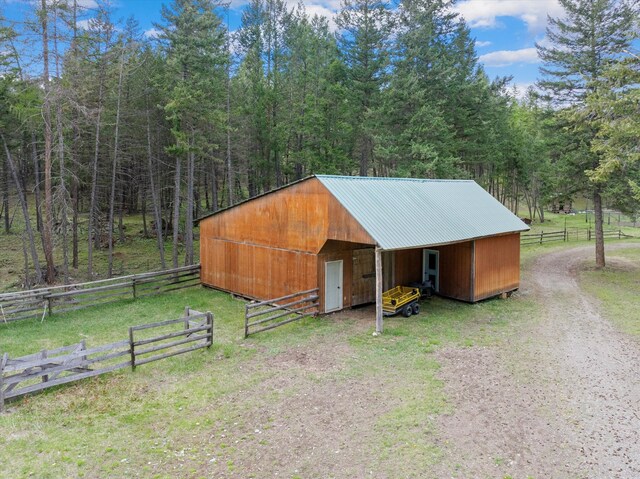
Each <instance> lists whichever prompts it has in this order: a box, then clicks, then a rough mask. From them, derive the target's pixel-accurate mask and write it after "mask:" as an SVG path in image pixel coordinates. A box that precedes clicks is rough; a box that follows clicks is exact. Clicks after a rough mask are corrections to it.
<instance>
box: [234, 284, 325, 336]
mask: <svg viewBox="0 0 640 479" xmlns="http://www.w3.org/2000/svg"><path fill="white" fill-rule="evenodd" d="M319 291H320V290H319V289H318V288H315V289H310V290H309V291H300V292H299V293H294V294H288V295H286V296H281V297H280V298H274V299H268V300H266V301H260V302H258V303H249V304H247V305H246V306H245V314H244V337H245V338H246V337H248V336H249V335H251V334H256V333H260V332H262V331H268V330H270V329H273V328H277V327H278V326H283V325H285V324H288V323H291V322H293V321H298V320H299V319H302V318H303V317H305V316H309V315H310V314H313V315H316V314H318V309H319V303H318V299H319V297H318V292H319ZM312 309H313V310H315V311H312V312H311V311H310V310H312ZM271 313H275V314H271ZM292 315H293V316H292ZM255 318H260V319H255ZM250 319H253V321H249V320H250ZM276 319H278V320H279V321H278V322H273V321H275V320H276Z"/></svg>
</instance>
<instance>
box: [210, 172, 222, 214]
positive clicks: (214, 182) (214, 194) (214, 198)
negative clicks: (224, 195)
mask: <svg viewBox="0 0 640 479" xmlns="http://www.w3.org/2000/svg"><path fill="white" fill-rule="evenodd" d="M219 204H220V203H219V201H218V176H217V175H216V164H215V162H211V211H213V212H215V211H218V205H219Z"/></svg>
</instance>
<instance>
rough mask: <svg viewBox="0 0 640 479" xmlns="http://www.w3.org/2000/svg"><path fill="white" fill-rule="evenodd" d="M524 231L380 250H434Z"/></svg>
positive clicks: (381, 249)
mask: <svg viewBox="0 0 640 479" xmlns="http://www.w3.org/2000/svg"><path fill="white" fill-rule="evenodd" d="M522 231H528V230H515V231H506V232H504V233H499V234H495V235H485V236H475V237H473V238H465V239H462V240H457V241H447V242H445V243H432V244H423V245H419V246H406V247H403V248H389V249H383V248H380V251H407V250H410V249H424V248H432V247H438V246H448V245H451V244H460V243H468V242H469V241H476V240H479V239H484V238H495V237H497V236H508V235H512V234H516V233H521V232H522Z"/></svg>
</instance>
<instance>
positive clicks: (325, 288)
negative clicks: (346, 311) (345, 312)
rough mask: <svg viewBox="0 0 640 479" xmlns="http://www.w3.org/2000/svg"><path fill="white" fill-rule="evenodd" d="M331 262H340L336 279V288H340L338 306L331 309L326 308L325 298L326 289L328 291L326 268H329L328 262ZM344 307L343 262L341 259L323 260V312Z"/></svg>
mask: <svg viewBox="0 0 640 479" xmlns="http://www.w3.org/2000/svg"><path fill="white" fill-rule="evenodd" d="M331 263H340V279H339V280H338V283H339V286H338V290H340V294H339V299H340V301H339V306H338V307H337V308H333V309H327V298H328V297H329V295H328V294H327V291H329V287H328V280H329V275H328V274H327V270H328V269H329V264H331ZM343 307H344V263H343V261H342V260H341V259H338V260H333V261H325V262H324V312H325V313H330V312H332V311H340V310H341V309H342V308H343Z"/></svg>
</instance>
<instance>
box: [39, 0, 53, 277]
mask: <svg viewBox="0 0 640 479" xmlns="http://www.w3.org/2000/svg"><path fill="white" fill-rule="evenodd" d="M41 8H42V11H41V12H40V17H41V19H42V64H43V73H42V80H43V84H44V101H43V104H42V117H43V119H44V210H45V214H44V224H43V225H42V226H43V228H42V238H43V240H42V245H43V249H44V257H45V260H46V262H47V277H46V281H47V283H49V284H52V283H53V282H54V281H55V279H56V267H55V263H54V259H53V191H52V189H53V186H52V181H51V153H52V149H53V138H52V137H53V132H52V129H51V98H50V96H51V92H50V88H49V34H48V28H49V27H48V24H47V23H48V22H47V0H42V1H41Z"/></svg>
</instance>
